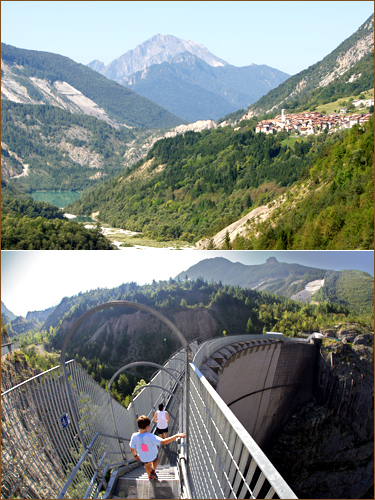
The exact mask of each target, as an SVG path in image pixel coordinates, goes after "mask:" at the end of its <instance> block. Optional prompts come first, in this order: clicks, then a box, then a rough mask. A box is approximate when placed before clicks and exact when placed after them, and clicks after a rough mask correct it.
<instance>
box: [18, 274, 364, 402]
mask: <svg viewBox="0 0 375 500" xmlns="http://www.w3.org/2000/svg"><path fill="white" fill-rule="evenodd" d="M111 300H128V301H132V302H138V303H142V304H146V305H148V306H150V307H152V308H154V309H156V310H158V311H160V312H161V313H162V314H164V315H165V316H166V317H167V318H169V319H170V320H171V321H172V322H173V323H174V324H175V325H176V326H177V327H178V328H179V329H180V331H181V332H182V334H183V335H184V336H185V338H186V339H187V340H188V341H189V342H190V341H192V340H193V339H195V338H198V337H200V338H203V339H209V338H212V337H215V336H217V335H234V334H242V333H246V332H248V333H262V332H266V331H278V332H280V331H281V332H285V334H286V335H288V336H295V335H298V334H299V333H311V332H314V331H319V330H320V329H321V328H323V327H325V326H328V325H332V324H336V323H338V322H344V321H354V320H359V321H362V323H363V324H367V323H370V322H371V321H372V318H373V316H371V314H368V313H366V314H362V315H358V314H357V313H353V312H349V311H348V309H347V308H346V307H344V306H342V305H335V304H332V303H329V302H323V303H321V304H319V305H314V304H301V303H299V302H296V301H293V300H290V299H288V298H285V297H280V296H278V295H274V294H270V293H267V292H259V291H256V290H250V289H243V288H240V287H238V286H231V285H222V284H220V283H215V282H213V281H212V282H211V283H208V282H207V281H206V280H204V279H202V278H198V279H196V280H189V281H179V280H174V279H172V278H171V279H170V280H168V281H161V282H155V281H154V282H153V283H152V284H149V285H143V286H138V285H137V284H136V283H125V284H123V285H121V286H119V287H116V288H113V289H97V290H92V291H90V292H86V293H79V294H78V295H76V296H74V297H66V298H64V299H63V300H62V302H61V304H60V305H59V306H57V307H56V308H55V309H54V311H53V312H52V313H51V314H50V316H49V317H48V318H47V320H46V322H45V323H44V325H43V326H42V327H41V331H42V334H41V335H39V334H34V335H33V334H32V333H31V332H30V333H28V334H26V336H23V337H22V341H21V344H22V346H27V345H30V344H32V343H33V342H36V341H37V342H44V343H45V345H48V346H49V347H48V349H49V350H51V349H52V348H54V349H55V350H59V349H61V346H62V343H63V341H64V338H65V336H66V335H67V333H68V331H69V330H70V328H71V326H72V325H73V323H74V322H75V321H76V320H77V319H78V318H79V317H80V316H81V315H82V314H84V313H85V312H86V311H88V310H89V309H91V308H92V307H94V306H97V305H99V304H102V303H105V302H108V301H111ZM179 348H180V345H179V342H178V340H177V339H176V338H175V336H174V335H173V334H172V333H171V332H170V330H169V329H168V328H167V327H166V326H165V325H164V324H162V323H161V322H159V320H157V319H156V318H155V317H153V316H151V315H148V314H144V313H143V312H141V311H139V310H136V309H133V308H129V309H127V308H119V307H116V308H112V309H105V310H102V311H100V312H98V313H95V314H94V315H92V316H90V317H88V318H87V319H86V320H85V321H84V322H83V323H82V324H81V325H80V326H79V328H78V329H77V331H76V332H75V333H74V335H73V336H72V338H71V339H70V341H69V343H68V346H67V351H68V358H72V357H75V359H77V361H78V362H80V363H81V364H82V365H83V366H84V367H85V369H87V370H88V372H89V373H90V374H91V375H92V376H93V377H94V378H95V380H97V381H98V382H99V383H101V384H102V385H103V387H105V385H106V383H108V380H109V379H110V377H111V376H112V375H113V374H114V373H115V371H116V370H117V369H118V368H120V367H121V366H123V365H125V364H127V363H130V362H132V361H134V360H139V359H142V360H145V361H152V362H156V363H159V364H162V363H164V362H165V361H166V360H167V359H168V358H169V357H170V356H171V354H172V353H173V352H175V351H176V350H177V349H179ZM140 376H143V372H140V375H139V376H138V380H139V378H140ZM125 386H126V388H125ZM132 387H134V385H133V386H132ZM114 388H116V390H117V391H118V397H119V400H120V401H124V398H125V397H126V396H127V395H128V394H129V387H128V386H127V384H125V381H124V387H123V388H122V389H121V388H120V387H118V386H115V387H114Z"/></svg>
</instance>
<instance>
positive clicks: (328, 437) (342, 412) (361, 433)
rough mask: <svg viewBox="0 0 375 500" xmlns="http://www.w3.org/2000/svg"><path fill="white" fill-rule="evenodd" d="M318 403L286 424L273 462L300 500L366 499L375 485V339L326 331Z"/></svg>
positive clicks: (353, 329) (345, 330) (345, 329)
mask: <svg viewBox="0 0 375 500" xmlns="http://www.w3.org/2000/svg"><path fill="white" fill-rule="evenodd" d="M322 333H323V334H324V335H325V337H329V338H336V339H337V340H336V341H335V340H328V339H327V338H326V339H323V341H322V345H321V348H320V357H319V363H318V366H317V376H316V387H315V392H314V398H313V399H312V400H311V401H310V402H309V403H308V404H306V405H304V406H303V407H301V408H299V410H297V411H296V412H295V413H294V415H293V416H292V418H291V419H290V421H289V422H288V423H287V424H286V425H285V427H284V429H283V431H282V432H281V434H280V435H279V437H278V439H277V441H276V442H275V444H274V446H273V447H272V449H271V450H270V451H269V458H270V459H271V461H272V462H273V464H274V465H275V466H276V468H277V469H278V470H279V472H280V473H281V475H282V476H283V477H284V479H285V480H286V481H287V483H288V484H289V485H290V486H291V488H292V489H293V490H294V492H295V493H296V495H297V496H298V497H299V498H361V497H362V498H363V495H364V494H365V493H366V491H367V490H368V489H369V488H370V487H371V486H372V485H373V482H374V459H373V451H374V354H373V349H374V334H373V332H371V331H369V330H368V329H365V328H363V327H360V326H359V325H356V324H352V325H337V326H336V327H334V328H332V329H330V330H323V331H322Z"/></svg>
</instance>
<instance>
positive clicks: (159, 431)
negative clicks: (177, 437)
mask: <svg viewBox="0 0 375 500" xmlns="http://www.w3.org/2000/svg"><path fill="white" fill-rule="evenodd" d="M156 431H157V433H158V434H163V432H168V427H167V428H166V429H159V427H156Z"/></svg>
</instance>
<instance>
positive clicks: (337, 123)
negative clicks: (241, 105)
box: [255, 100, 374, 135]
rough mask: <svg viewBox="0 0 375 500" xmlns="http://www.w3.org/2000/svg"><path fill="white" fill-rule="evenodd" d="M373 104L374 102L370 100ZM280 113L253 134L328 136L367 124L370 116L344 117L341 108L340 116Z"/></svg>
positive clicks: (360, 114) (258, 125)
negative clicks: (327, 134)
mask: <svg viewBox="0 0 375 500" xmlns="http://www.w3.org/2000/svg"><path fill="white" fill-rule="evenodd" d="M373 104H374V101H373V100H372V105H373ZM281 113H282V114H281V115H277V116H276V117H275V118H272V119H269V120H262V121H260V122H258V123H257V126H256V128H255V132H256V133H259V132H263V133H265V134H273V133H274V132H281V131H282V130H286V131H288V132H296V133H298V134H300V135H313V134H321V133H322V132H324V131H325V130H328V133H329V134H330V133H333V132H336V131H337V130H341V129H345V128H351V127H352V126H353V125H355V124H356V123H358V124H360V125H361V124H363V123H365V122H367V121H368V120H369V119H370V117H371V115H372V113H353V114H350V115H345V113H346V108H342V109H341V110H340V114H337V113H331V114H329V115H321V114H320V113H318V112H317V111H314V112H305V113H299V114H298V113H292V114H290V115H287V114H286V113H285V109H282V110H281Z"/></svg>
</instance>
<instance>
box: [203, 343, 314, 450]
mask: <svg viewBox="0 0 375 500" xmlns="http://www.w3.org/2000/svg"><path fill="white" fill-rule="evenodd" d="M317 353H318V351H317V349H316V348H315V345H314V344H313V343H301V342H293V341H290V340H288V341H286V340H274V339H267V340H259V341H249V342H238V343H235V344H232V345H229V346H226V347H225V348H222V349H220V350H218V351H216V352H215V353H213V354H212V355H211V357H210V358H209V359H208V360H206V362H205V363H204V364H203V366H202V367H201V371H202V373H203V374H204V376H205V377H206V378H207V379H208V380H209V381H210V383H211V384H212V385H213V386H214V387H215V388H216V391H217V392H218V393H219V395H220V396H221V398H222V399H223V400H224V402H225V403H226V404H227V405H228V407H229V408H230V409H231V410H232V411H233V413H234V414H235V415H236V417H237V418H238V419H239V420H240V422H241V423H242V425H243V426H244V427H245V428H246V430H247V431H248V432H249V434H250V435H251V436H252V438H253V439H254V440H255V441H256V443H257V444H258V445H259V446H260V447H261V448H262V449H265V450H266V449H267V447H268V445H269V444H271V443H272V440H273V439H274V438H275V437H276V435H277V434H278V433H279V431H280V430H281V429H282V427H283V426H284V425H285V423H286V422H287V421H288V420H289V419H290V417H291V416H292V414H293V413H294V412H295V410H296V409H297V407H298V406H299V405H301V404H305V403H306V402H307V401H308V400H309V399H310V398H311V397H312V395H313V390H314V380H316V378H315V375H316V368H317Z"/></svg>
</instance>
